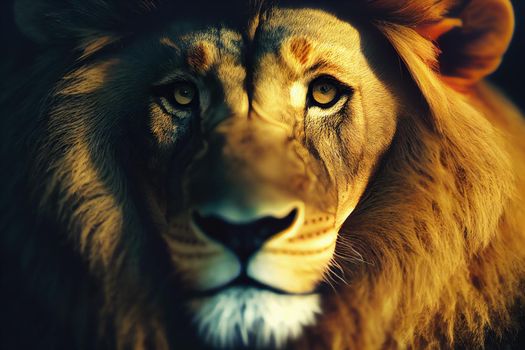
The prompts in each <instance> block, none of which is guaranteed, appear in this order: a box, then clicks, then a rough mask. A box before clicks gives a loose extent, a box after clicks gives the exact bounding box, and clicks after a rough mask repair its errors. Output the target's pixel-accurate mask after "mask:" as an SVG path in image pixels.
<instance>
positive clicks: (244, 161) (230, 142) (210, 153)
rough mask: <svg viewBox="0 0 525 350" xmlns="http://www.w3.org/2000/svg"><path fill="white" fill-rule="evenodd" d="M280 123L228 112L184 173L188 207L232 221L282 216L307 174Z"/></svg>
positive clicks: (296, 200) (298, 197) (295, 202)
mask: <svg viewBox="0 0 525 350" xmlns="http://www.w3.org/2000/svg"><path fill="white" fill-rule="evenodd" d="M297 149H298V145H297V144H296V141H294V139H293V138H292V137H291V135H290V133H289V131H287V129H286V128H285V127H284V126H280V125H276V124H272V123H268V122H266V121H263V120H259V119H257V118H246V119H244V118H243V119H241V118H231V119H229V120H227V121H224V122H223V123H221V124H220V125H219V126H217V127H216V129H214V130H213V131H211V132H210V133H209V134H208V135H207V136H206V137H205V146H204V149H203V150H202V152H201V153H200V154H198V155H197V156H196V158H195V160H194V161H193V163H192V164H191V166H190V167H189V169H188V172H187V174H186V181H187V183H186V190H187V193H186V196H187V197H186V198H188V199H189V207H190V208H192V210H198V211H199V214H200V215H214V216H219V217H221V218H222V219H225V220H228V221H230V222H234V223H246V222H252V221H255V220H257V219H259V218H261V217H285V216H286V215H288V214H289V213H290V211H291V210H293V209H294V208H296V207H297V206H298V203H300V202H302V200H303V198H301V196H302V195H303V194H304V193H306V192H308V186H309V184H310V183H311V179H310V178H309V175H308V173H307V170H306V167H305V164H304V161H303V160H302V159H301V158H300V157H299V155H298V152H297Z"/></svg>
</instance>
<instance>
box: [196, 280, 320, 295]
mask: <svg viewBox="0 0 525 350" xmlns="http://www.w3.org/2000/svg"><path fill="white" fill-rule="evenodd" d="M232 287H241V288H256V289H260V290H266V291H269V292H272V293H275V294H280V295H295V296H298V295H299V296H300V295H304V296H305V295H313V294H316V291H315V290H313V291H308V292H304V293H290V292H287V291H285V290H282V289H279V288H275V287H272V286H269V285H267V284H264V283H261V282H259V281H257V280H254V279H253V278H250V277H248V276H246V275H240V276H239V277H237V278H235V279H233V280H232V281H230V282H228V283H226V284H224V285H222V286H219V287H216V288H211V289H207V290H203V291H194V292H192V297H193V298H205V297H210V296H214V295H216V294H218V293H220V292H222V291H224V290H226V289H228V288H232Z"/></svg>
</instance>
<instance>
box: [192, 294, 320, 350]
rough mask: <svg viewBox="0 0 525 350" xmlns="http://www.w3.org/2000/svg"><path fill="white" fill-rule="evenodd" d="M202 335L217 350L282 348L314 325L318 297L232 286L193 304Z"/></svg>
mask: <svg viewBox="0 0 525 350" xmlns="http://www.w3.org/2000/svg"><path fill="white" fill-rule="evenodd" d="M190 307H191V310H192V311H193V314H194V322H195V324H196V325H197V327H198V330H199V334H200V336H201V337H202V339H203V340H204V341H205V342H206V343H207V344H208V345H211V346H213V347H216V348H223V349H224V348H234V347H241V346H242V347H249V348H267V347H269V348H282V347H283V346H284V345H286V342H287V341H288V340H291V339H294V338H297V337H298V336H300V335H301V333H302V331H303V327H305V326H308V325H311V324H313V323H315V318H316V314H318V313H320V311H321V310H320V302H319V296H318V295H316V294H313V295H305V296H302V295H301V296H299V295H297V296H296V295H281V294H276V293H273V292H271V291H266V290H259V289H256V288H241V287H232V288H229V289H226V290H225V291H223V292H220V293H218V294H217V295H214V296H211V297H206V298H201V299H196V300H193V301H191V303H190Z"/></svg>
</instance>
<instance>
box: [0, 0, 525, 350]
mask: <svg viewBox="0 0 525 350" xmlns="http://www.w3.org/2000/svg"><path fill="white" fill-rule="evenodd" d="M197 2H198V1H197ZM59 3H60V1H56V2H54V1H46V0H42V1H38V3H37V4H34V5H31V6H29V5H28V1H24V0H19V1H17V5H16V9H17V12H16V13H17V21H18V24H19V26H20V27H21V29H22V30H23V31H24V33H25V34H27V35H28V36H29V37H31V38H32V39H33V40H34V41H35V42H37V43H39V45H42V46H43V47H44V48H45V50H43V53H42V54H41V56H39V58H40V61H39V62H44V63H43V64H42V63H38V62H35V63H34V64H32V65H31V67H30V69H31V73H30V74H28V77H27V78H24V77H22V75H20V74H18V73H12V74H9V75H8V74H6V76H7V77H8V78H9V79H7V80H6V82H5V83H4V84H5V85H2V87H5V89H7V90H6V91H9V92H8V93H6V94H5V95H3V96H2V97H1V98H0V107H1V110H2V113H3V114H4V115H7V116H8V117H6V123H7V124H2V127H3V128H4V130H7V127H6V125H9V126H10V130H14V131H13V132H11V131H10V132H6V134H5V135H2V136H4V137H3V140H6V141H3V144H2V157H3V159H5V161H6V162H9V163H10V164H11V163H12V164H14V165H13V167H14V170H15V171H16V173H17V174H18V175H17V176H15V177H14V178H13V177H10V179H11V180H9V181H8V182H7V185H6V186H5V189H6V190H5V192H6V195H5V199H3V200H2V202H1V205H2V207H1V208H2V212H3V214H2V216H1V217H0V218H1V226H0V228H1V230H2V252H3V253H5V254H7V255H6V256H8V257H10V258H9V259H6V260H9V261H10V265H9V268H12V269H13V271H17V274H18V275H20V276H26V275H29V274H31V272H32V271H34V269H35V267H36V266H44V267H45V268H43V269H44V270H43V271H45V273H40V274H38V277H35V278H34V279H29V280H28V281H20V280H18V279H17V278H16V277H13V278H11V277H9V278H11V279H6V280H7V281H8V283H9V284H13V285H14V286H18V284H20V285H21V286H22V287H20V288H22V289H23V290H29V291H32V290H34V289H42V288H46V287H47V286H49V285H50V284H51V282H50V281H51V280H52V278H53V276H55V275H56V276H60V278H59V280H61V281H65V282H63V283H64V285H65V286H63V285H61V287H60V288H59V287H56V290H57V291H56V293H57V294H56V295H62V294H60V293H63V294H64V295H66V294H67V295H72V296H70V299H67V298H63V299H64V300H66V301H65V302H64V305H68V306H66V307H65V308H66V309H68V307H69V309H70V310H72V311H70V313H63V314H59V313H58V312H57V314H59V315H58V316H57V317H56V320H54V321H53V322H55V323H56V324H58V325H60V327H61V328H59V329H60V330H61V331H62V332H63V334H66V333H68V334H69V333H71V334H72V335H71V339H73V340H71V339H69V338H67V339H66V337H62V334H58V335H56V338H53V337H50V338H49V340H47V341H48V342H49V344H51V346H55V347H60V346H63V347H66V348H67V347H68V346H69V347H72V346H73V347H75V348H79V347H86V348H89V347H90V346H91V345H92V346H96V347H99V348H101V347H108V348H120V349H125V348H134V349H146V348H155V349H164V348H166V349H168V348H180V347H190V346H195V344H201V341H203V340H204V341H205V342H207V345H211V346H223V347H224V346H226V347H227V346H234V345H235V346H237V345H241V346H248V347H249V346H261V347H265V346H266V347H271V346H280V347H281V346H285V345H288V346H289V347H291V348H296V349H334V350H339V349H341V350H343V349H379V348H385V349H394V348H417V349H419V348H451V347H455V346H466V347H482V346H483V344H484V343H485V341H486V336H487V334H494V335H496V337H501V336H503V335H504V334H505V333H506V332H507V331H509V330H511V329H513V327H514V326H516V325H515V324H514V323H513V322H514V321H513V316H514V315H513V311H515V310H514V308H516V307H518V306H519V305H520V302H523V297H524V295H523V291H524V290H525V289H524V288H525V286H524V283H523V282H524V279H525V205H524V204H523V203H524V202H525V138H524V137H523V135H525V123H524V121H523V116H522V114H521V113H520V112H519V111H518V110H517V109H516V108H515V107H514V106H513V105H512V103H511V102H509V101H508V100H506V98H505V97H504V96H503V95H502V94H501V93H500V92H498V91H497V90H496V89H495V88H494V87H492V86H490V85H489V84H487V83H485V82H484V81H483V78H484V77H486V76H487V75H488V74H490V73H492V72H493V71H494V70H495V69H496V68H497V66H498V65H499V63H500V61H501V57H502V55H503V54H504V52H505V50H506V48H507V46H508V44H509V41H510V37H511V35H512V30H513V16H512V8H511V5H510V3H509V2H508V1H507V0H473V1H471V2H469V3H468V4H466V3H464V2H463V1H460V0H418V1H416V0H400V1H395V0H361V1H353V2H352V1H348V4H346V3H345V4H342V3H341V2H338V1H325V2H315V1H314V2H309V3H308V4H307V5H305V6H300V7H299V8H297V6H296V5H297V2H292V1H286V0H283V1H280V2H279V3H277V4H270V3H269V2H264V1H261V2H254V4H253V6H251V7H250V8H251V11H250V12H248V11H244V10H243V11H239V17H240V18H237V17H235V16H231V15H229V14H228V12H229V11H228V9H229V10H231V9H232V8H236V9H237V8H243V9H244V7H243V6H241V5H239V4H237V5H232V6H233V7H228V6H229V5H228V4H223V5H224V6H225V9H223V10H224V11H225V12H224V13H221V12H220V11H221V9H215V10H216V12H214V11H211V12H213V14H212V15H210V16H211V18H209V19H208V18H206V19H205V21H208V20H209V21H215V20H216V19H215V18H214V17H213V16H216V17H218V18H219V19H221V20H224V21H225V23H226V24H225V25H224V28H221V29H220V30H218V29H217V31H215V30H216V29H215V28H212V29H210V28H206V29H202V27H200V24H199V23H198V22H196V23H190V24H186V25H185V26H182V25H179V24H178V18H177V16H176V15H178V16H181V17H182V18H188V16H192V15H195V14H198V13H199V5H198V4H196V5H195V8H193V7H192V6H187V8H186V7H184V6H182V5H181V4H180V3H179V2H172V4H169V2H168V3H167V4H162V3H161V2H157V1H145V0H144V1H143V0H137V1H132V2H130V3H129V4H127V5H123V4H120V5H119V4H118V2H112V1H86V4H84V5H82V4H76V3H75V4H59ZM59 5H60V6H59ZM165 6H167V7H165ZM302 7H306V9H305V8H302ZM312 7H314V8H313V9H312ZM195 9H197V10H195ZM484 9H485V10H484ZM487 9H488V10H490V11H488V10H487ZM170 11H173V13H175V14H176V15H173V16H174V17H175V19H173V18H171V17H170V13H171V12H170ZM334 12H335V13H336V14H337V17H336V16H334V15H333V14H332V13H334ZM41 13H47V14H48V15H47V16H40V14H41ZM86 13H88V14H91V15H90V16H86V15H85V14H86ZM246 13H249V14H250V17H249V18H250V21H249V23H245V22H246V18H245V14H246ZM94 18H95V19H96V20H95V21H94V20H93V19H94ZM57 19H58V20H57ZM157 21H158V22H159V23H163V25H164V26H163V27H162V30H159V29H158V27H152V28H151V29H150V27H149V26H150V25H151V24H152V23H155V24H157ZM209 23H215V22H209ZM239 23H240V25H239ZM136 28H139V29H138V30H137V29H136ZM141 32H143V33H141ZM447 33H448V34H447ZM134 34H144V35H143V36H141V35H134ZM445 34H446V35H445ZM50 43H57V47H58V49H56V50H58V51H57V52H56V53H55V51H54V49H52V46H49V45H50ZM60 45H62V46H60ZM66 53H67V54H68V55H70V56H72V57H71V59H70V60H69V61H68V62H67V64H66V63H63V64H58V65H57V64H56V62H60V60H61V59H62V58H61V57H64V55H65V54H66ZM60 55H62V56H60ZM173 67H175V69H174V68H173ZM181 71H183V72H185V73H184V74H186V75H184V76H191V77H192V79H194V80H192V81H196V86H197V87H198V89H199V91H200V96H199V97H200V101H199V102H200V104H199V106H198V108H199V109H200V110H201V111H202V115H201V116H200V118H201V119H199V126H198V129H199V130H200V131H196V130H197V129H195V125H194V124H195V123H194V122H192V119H191V118H190V117H191V113H192V112H184V113H179V114H177V115H175V116H173V115H170V113H169V110H168V109H169V106H168V107H167V106H166V104H163V102H158V101H157V100H156V99H154V98H151V97H150V87H151V86H153V87H154V88H158V87H159V86H160V87H162V86H164V85H166V84H167V83H168V82H170V81H171V80H173V79H174V78H173V77H174V76H175V77H178V78H177V79H180V76H181V75H182V74H183V73H181ZM312 71H313V72H315V74H318V75H319V74H325V75H330V76H334V77H336V78H338V79H339V80H341V81H344V82H345V83H347V85H350V88H349V89H348V91H346V92H345V98H346V99H347V100H344V101H343V102H344V103H343V102H342V103H341V105H342V106H343V107H341V108H340V110H339V111H337V112H334V113H333V115H324V114H323V113H326V112H325V111H320V110H315V111H314V112H315V113H317V114H315V113H314V112H311V113H313V114H312V115H310V116H308V115H307V114H306V112H304V110H305V107H304V101H305V97H306V95H307V93H308V92H307V90H308V84H307V83H305V81H308V79H311V78H312V77H315V75H314V73H312ZM188 72H189V73H188ZM308 74H310V75H309V76H308ZM305 76H308V77H309V78H308V79H306V78H304V77H305ZM24 79H27V82H26V81H24ZM32 81H38V82H39V83H38V84H39V86H38V89H37V88H35V89H33V90H31V86H30V85H31V84H30V82H32ZM146 86H147V88H146ZM25 91H29V93H27V96H24V98H25V100H26V102H25V104H24V106H22V107H20V106H18V105H16V104H14V103H13V96H20V94H21V93H22V94H23V95H25ZM33 106H38V108H37V113H36V114H35V111H34V110H32V108H35V107H33ZM144 116H147V117H144ZM3 123H4V122H3ZM20 135H22V137H21V139H22V142H21V143H19V138H20ZM188 135H189V136H188ZM194 135H198V136H194ZM203 140H204V141H203ZM10 142H12V143H13V144H15V145H20V144H24V145H26V146H17V147H18V148H17V152H12V151H11V149H10V147H8V146H10V145H11V143H10ZM203 144H205V146H203ZM181 150H182V151H181ZM15 156H16V157H21V158H22V159H24V160H26V161H27V162H28V166H27V167H26V166H25V165H23V164H19V163H20V162H18V163H17V162H16V161H14V160H13V159H14V158H12V157H15ZM8 175H9V174H7V173H6V174H4V173H3V172H2V176H3V177H5V178H8ZM20 193H23V194H24V195H25V196H27V198H25V197H24V196H22V197H23V198H22V199H17V200H15V199H14V198H18V197H20ZM221 201H222V202H221ZM233 202H235V203H237V202H242V203H243V204H244V205H245V206H246V207H249V208H250V209H253V211H254V212H256V211H257V210H262V209H261V208H263V209H264V210H268V208H271V210H273V211H271V212H268V211H266V212H263V214H264V215H274V216H279V217H281V216H284V215H285V214H286V213H288V212H289V211H290V208H295V209H296V210H297V213H299V214H298V219H297V220H296V221H295V223H294V225H293V226H290V228H288V229H286V230H284V231H282V232H280V233H279V234H277V235H275V236H274V237H272V238H271V239H269V240H268V241H267V242H266V243H265V244H264V245H263V246H262V247H261V248H260V250H259V251H257V252H256V254H254V255H253V257H252V260H249V261H248V262H247V263H246V265H247V266H246V267H245V269H246V271H247V272H246V273H248V274H250V277H252V278H254V279H257V280H258V281H259V282H261V283H263V284H266V285H268V286H270V287H272V288H274V289H278V290H280V291H282V292H285V293H284V294H286V293H291V294H293V295H294V297H293V299H290V300H293V304H294V305H299V306H294V307H298V308H300V305H301V303H302V299H301V294H307V293H311V292H312V291H313V290H315V291H316V293H317V294H316V295H319V296H320V298H321V304H320V305H321V308H322V311H321V313H320V315H318V317H317V319H316V322H315V323H314V322H310V321H308V322H306V321H305V322H303V323H301V320H298V321H297V324H294V325H290V326H289V328H290V331H289V332H288V333H289V334H288V333H286V332H285V333H283V334H285V335H284V336H282V337H281V335H279V334H278V332H279V327H278V326H277V327H274V326H271V327H274V328H271V327H270V328H269V329H270V331H269V332H270V333H271V332H274V333H275V335H274V338H271V337H262V336H259V335H257V334H256V333H257V329H256V328H246V330H245V331H246V332H247V333H248V334H250V332H251V333H253V334H255V335H253V334H252V337H251V338H250V337H249V336H245V337H244V338H242V341H241V342H240V343H239V342H238V340H236V339H234V338H235V337H231V339H230V338H220V339H219V338H217V339H219V340H213V339H212V340H211V341H207V340H206V339H204V338H205V337H206V336H208V335H209V334H208V333H202V332H200V333H199V331H196V330H195V328H198V327H194V326H193V325H192V324H190V322H187V319H188V317H192V316H194V315H192V312H196V313H198V311H195V310H194V309H191V308H190V310H189V311H188V307H187V304H188V300H194V299H192V297H191V296H190V297H188V295H192V293H195V292H203V291H204V292H205V291H208V290H213V289H214V288H217V287H220V285H221V284H224V283H226V282H228V279H230V277H232V276H234V275H235V273H237V269H240V267H239V266H238V264H237V260H236V259H235V257H232V254H231V252H229V251H228V250H227V249H225V247H224V246H222V245H221V244H217V241H215V240H213V239H210V237H208V236H207V234H206V233H205V232H203V231H202V230H201V229H199V228H198V227H197V226H196V225H195V223H194V222H193V221H192V210H193V209H194V208H200V209H202V210H209V211H213V210H217V207H219V208H220V210H225V209H224V208H230V206H231V203H233ZM12 203H17V205H12ZM210 203H211V204H210ZM216 203H220V204H221V205H216ZM233 207H234V206H232V208H233ZM23 208H25V209H26V210H27V212H30V213H31V214H30V215H26V213H25V212H24V210H22V209H23ZM209 208H211V209H209ZM234 209H238V208H233V209H232V210H231V211H229V212H228V215H232V217H234V216H235V215H240V214H238V212H236V211H235V210H234ZM232 213H233V214H232ZM243 215H244V214H243ZM261 215H262V214H261ZM64 241H66V242H67V243H63V242H64ZM37 245H40V246H42V248H41V249H35V246H37ZM57 252H58V253H57ZM54 259H55V260H56V262H55V260H54ZM64 264H66V265H67V264H72V265H74V266H78V269H77V270H75V273H72V272H71V271H63V270H61V269H59V268H57V267H56V266H62V265H64ZM218 267H222V270H221V269H219V270H218ZM221 271H222V272H221ZM224 271H226V273H224ZM50 276H51V277H50ZM79 281H80V282H81V284H80V282H79ZM17 283H18V284H17ZM6 285H7V283H6ZM319 286H321V288H320V289H319V290H317V289H316V288H318V287H319ZM13 288H18V287H13ZM78 289H80V292H75V291H77V290H78ZM52 290H55V289H52ZM29 294H30V293H29ZM24 295H25V294H24ZM94 295H96V297H93V296H94ZM269 295H270V296H268V295H266V296H265V298H266V299H264V300H270V301H269V303H271V302H272V298H273V297H272V296H271V293H270V294H269ZM20 298H21V299H20V301H19V302H20V303H21V304H23V303H25V302H26V300H25V299H22V297H20ZM188 298H189V299H188ZM282 298H283V299H282V300H284V302H282V303H281V301H279V303H277V302H276V305H280V306H279V307H283V308H284V307H286V305H287V304H292V303H288V302H287V301H286V300H287V299H286V296H283V297H282ZM57 299H60V298H57ZM308 300H309V301H308V303H313V304H315V302H316V301H312V298H311V297H309V299H308ZM54 302H55V303H56V301H54ZM41 303H42V304H43V305H54V304H52V303H51V304H50V303H49V302H48V304H46V301H42V302H41ZM305 303H306V302H305ZM191 304H192V307H194V308H195V309H197V310H199V308H201V309H202V310H209V309H206V308H202V307H201V306H200V305H198V304H199V303H198V302H197V303H193V302H192V303H191ZM313 304H312V305H313ZM305 308H306V307H305ZM56 309H57V310H58V306H56ZM86 309H88V310H89V311H86ZM311 309H312V310H313V311H312V313H314V312H317V309H316V306H315V305H314V306H311ZM212 310H216V309H212ZM301 311H302V310H301ZM257 312H258V311H257ZM8 314H9V315H10V316H11V314H13V315H14V314H15V312H12V313H8ZM71 315H73V316H71ZM86 315H88V316H86ZM181 315H182V316H181ZM305 315H306V316H305V318H309V317H310V316H311V315H310V314H308V313H305ZM13 317H14V316H13ZM265 317H266V318H265ZM83 319H87V320H88V321H85V323H82V322H81V321H82V320H83ZM261 319H262V320H263V321H265V322H266V323H267V324H270V323H271V321H272V320H270V318H269V317H268V316H267V315H262V316H261ZM71 320H72V321H71ZM19 322H20V323H22V321H19ZM15 324H16V322H15ZM263 324H264V322H263ZM94 325H96V326H94ZM298 325H300V327H299V326H298ZM236 326H237V325H236ZM14 327H15V326H14ZM232 327H233V326H232ZM240 327H241V328H242V327H243V326H242V325H241V326H240ZM201 328H202V327H201ZM281 328H286V327H281ZM299 328H300V329H301V331H300V332H298V331H297V329H299ZM93 329H96V330H95V331H93ZM88 330H91V331H92V332H93V334H94V336H93V337H92V338H93V339H95V340H92V339H91V340H90V342H87V341H86V339H88V338H91V336H92V335H93V334H92V333H90V331H88ZM34 334H36V333H34ZM219 336H222V335H219ZM279 337H281V338H282V339H281V338H279ZM62 338H63V339H62ZM13 339H15V340H12V343H10V342H9V341H7V344H9V345H11V346H16V345H17V346H20V344H25V345H27V344H29V343H20V342H21V341H22V340H19V339H16V338H13ZM45 339H47V338H45ZM224 339H226V340H224ZM250 339H251V340H250ZM253 339H256V342H257V343H251V341H254V340H253ZM269 339H270V340H269ZM272 339H273V340H272ZM10 341H11V340H10ZM23 341H25V342H30V341H31V340H30V339H24V340H23ZM272 341H273V342H272ZM72 344H74V345H72ZM189 344H191V345H189Z"/></svg>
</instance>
